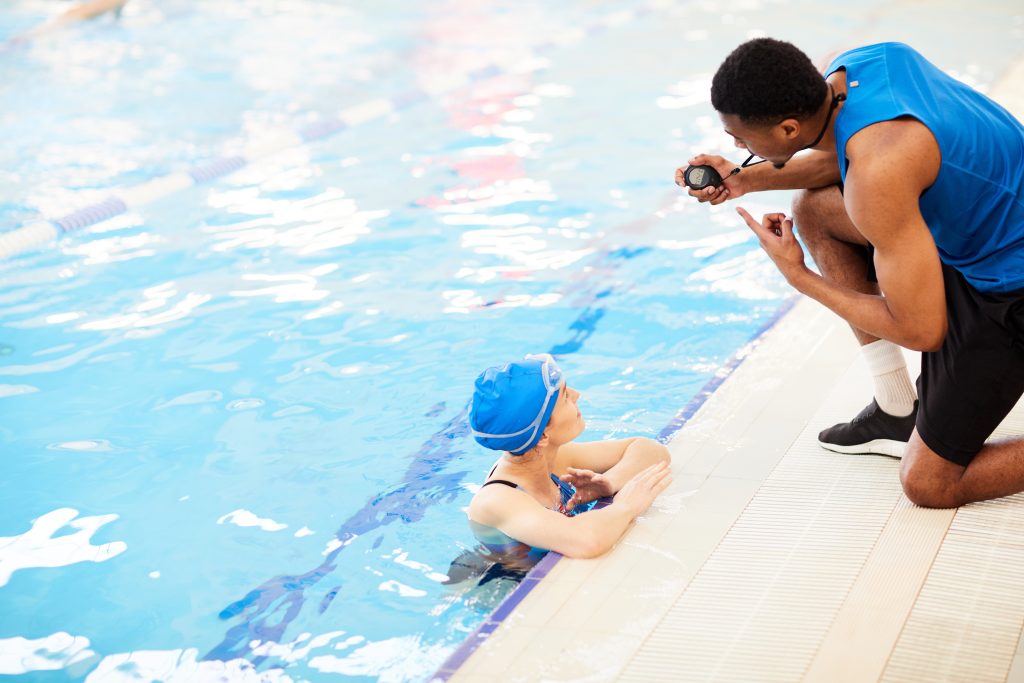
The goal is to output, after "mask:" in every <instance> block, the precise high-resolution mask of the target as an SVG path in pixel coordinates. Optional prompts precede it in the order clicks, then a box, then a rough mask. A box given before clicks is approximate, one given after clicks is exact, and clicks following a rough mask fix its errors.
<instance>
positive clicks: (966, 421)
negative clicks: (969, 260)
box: [917, 264, 1024, 467]
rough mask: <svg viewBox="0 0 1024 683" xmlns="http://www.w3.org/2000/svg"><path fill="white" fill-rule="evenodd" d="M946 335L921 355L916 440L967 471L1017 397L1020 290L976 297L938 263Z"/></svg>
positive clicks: (1021, 364)
mask: <svg viewBox="0 0 1024 683" xmlns="http://www.w3.org/2000/svg"><path fill="white" fill-rule="evenodd" d="M942 276H943V279H944V280H945V285H946V310H947V311H948V315H947V318H948V321H949V325H948V331H947V333H946V339H945V341H943V343H942V348H940V349H939V350H938V351H934V352H926V353H922V354H921V376H920V377H919V378H918V380H917V392H918V395H919V397H920V399H921V404H920V409H919V411H918V414H917V433H918V434H919V435H920V437H921V439H922V440H923V441H924V442H925V444H927V445H928V447H929V448H931V449H932V450H933V451H935V452H936V453H938V454H939V455H941V456H942V457H943V458H945V459H946V460H949V461H950V462H954V463H956V464H957V465H962V466H965V467H966V466H967V464H968V463H970V462H971V460H973V459H974V456H975V455H977V454H978V451H980V450H981V447H982V444H984V442H985V439H987V438H988V437H989V436H991V435H992V432H993V431H994V430H995V428H996V427H997V426H999V423H1000V422H1002V421H1003V418H1004V417H1006V415H1007V414H1008V413H1009V412H1010V410H1012V409H1013V406H1014V405H1015V404H1016V403H1017V401H1018V400H1019V399H1020V397H1021V395H1022V394H1024V290H1018V291H1016V292H1010V293H1006V294H999V293H993V292H989V293H985V292H979V291H978V290H976V289H975V288H974V287H973V286H972V285H971V284H970V283H968V282H967V280H966V279H964V276H963V275H961V274H960V272H959V271H957V270H956V269H955V268H952V267H951V266H947V265H945V264H943V266H942Z"/></svg>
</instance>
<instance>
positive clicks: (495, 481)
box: [480, 479, 519, 489]
mask: <svg viewBox="0 0 1024 683" xmlns="http://www.w3.org/2000/svg"><path fill="white" fill-rule="evenodd" d="M491 484H504V485H505V486H511V487H512V488H514V489H517V488H519V484H513V483H512V482H510V481H506V480H504V479H491V480H490V481H488V482H484V486H490V485H491ZM484 486H481V487H480V488H483V487H484Z"/></svg>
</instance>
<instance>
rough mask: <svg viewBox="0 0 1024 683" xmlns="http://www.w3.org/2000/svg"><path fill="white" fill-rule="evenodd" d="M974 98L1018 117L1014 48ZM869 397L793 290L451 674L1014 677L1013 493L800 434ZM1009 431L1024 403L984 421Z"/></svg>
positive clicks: (1017, 608)
mask: <svg viewBox="0 0 1024 683" xmlns="http://www.w3.org/2000/svg"><path fill="white" fill-rule="evenodd" d="M992 95H993V97H995V99H997V100H999V101H1000V102H1002V103H1003V104H1004V106H1007V107H1008V108H1009V109H1010V110H1011V111H1013V112H1014V113H1015V114H1016V115H1017V116H1018V117H1019V118H1024V59H1021V60H1018V61H1017V62H1016V63H1015V64H1014V65H1013V66H1012V67H1011V68H1010V69H1009V70H1008V71H1007V72H1006V73H1005V74H1004V75H1003V77H1002V78H1001V79H1000V81H999V82H998V83H997V84H996V86H995V87H994V88H993V89H992ZM907 359H908V362H909V363H910V365H911V371H912V373H913V372H916V366H917V364H918V360H919V359H918V355H917V354H911V353H907ZM869 397H870V383H869V379H868V378H867V376H866V373H865V371H864V368H863V364H862V362H861V360H860V358H859V354H858V353H857V349H856V344H855V342H854V340H853V337H852V335H851V334H850V333H849V330H848V328H847V327H846V325H845V323H843V322H842V321H841V320H840V319H839V318H837V317H836V316H835V315H833V314H832V313H830V312H829V311H827V310H826V309H824V308H823V307H821V306H819V305H818V304H816V303H815V302H813V301H810V300H807V299H801V300H799V301H798V302H797V304H796V305H795V306H794V308H793V309H792V310H791V311H790V312H789V313H788V314H787V315H785V316H784V317H783V318H782V319H781V321H780V322H779V323H778V324H777V325H775V326H774V327H773V328H772V329H771V330H770V331H769V332H768V333H766V334H765V335H764V336H763V337H762V338H761V339H760V341H759V342H758V343H757V344H756V346H755V347H754V348H753V350H752V351H751V352H750V354H749V356H748V357H746V358H745V360H744V362H743V363H742V364H741V365H739V367H738V368H737V369H736V370H735V371H734V372H733V373H732V374H731V375H730V376H729V378H728V379H727V380H726V381H725V382H724V383H723V384H722V385H721V386H720V387H719V388H718V390H717V391H715V393H714V394H713V395H712V396H711V397H710V398H709V399H708V401H707V402H706V403H705V404H704V405H703V406H702V407H701V409H700V411H699V412H698V413H697V414H696V415H695V416H694V418H693V419H692V420H691V421H690V422H689V423H687V424H686V426H685V427H684V428H683V429H682V430H680V431H679V432H678V433H677V434H676V436H675V438H674V439H673V440H672V442H671V444H670V446H669V447H670V450H671V453H672V457H673V464H672V468H673V473H674V476H675V481H674V483H673V485H672V486H671V488H670V489H669V490H668V491H667V492H666V493H664V494H663V495H662V496H661V498H660V499H659V500H658V501H656V503H655V505H654V507H653V508H652V509H651V510H650V511H649V513H648V514H647V515H645V516H644V517H642V518H641V519H639V520H638V521H637V523H636V525H635V526H634V527H633V528H632V529H631V530H630V531H629V532H628V533H627V534H626V536H625V537H624V538H623V540H622V541H621V542H620V543H619V544H618V545H617V546H616V547H615V548H614V549H613V550H612V551H611V552H609V553H608V554H606V555H604V556H603V557H601V558H598V559H595V560H572V559H568V558H562V559H561V560H560V561H558V562H557V564H555V565H554V567H553V568H551V569H550V571H549V572H548V573H547V575H546V576H544V577H543V579H542V580H541V581H539V583H537V584H536V587H535V588H534V589H533V590H531V591H530V592H529V593H528V594H526V596H525V597H521V599H519V602H518V603H517V604H516V605H515V607H514V609H513V610H512V611H511V613H510V614H508V616H506V617H505V618H504V619H503V620H501V622H500V624H498V625H497V626H496V628H494V631H493V633H491V634H490V635H489V636H488V637H486V638H484V637H483V636H477V637H478V638H479V640H480V641H481V644H480V645H479V646H478V647H477V648H476V649H475V650H474V651H473V653H472V654H471V655H470V656H469V657H468V658H467V659H465V660H464V661H462V662H461V666H459V667H458V670H457V671H455V673H454V674H453V675H452V676H451V678H450V680H452V681H457V682H460V683H477V682H480V683H483V682H484V681H486V682H487V683H492V682H493V681H495V680H501V681H588V682H596V681H643V682H650V681H743V682H749V681H759V682H765V683H767V682H769V681H780V682H783V681H784V682H787V683H788V682H792V681H801V680H802V681H829V682H840V681H851V682H853V681H856V682H858V683H859V682H864V681H928V682H930V683H932V682H937V681H971V682H972V683H975V682H981V681H1015V682H1024V641H1022V639H1021V633H1022V626H1024V494H1019V495H1016V496H1012V497H1009V498H1004V499H1000V500H995V501H989V502H985V503H978V504H972V505H967V506H965V507H962V508H959V509H956V510H926V509H923V508H918V507H916V506H914V505H912V504H911V503H910V502H909V501H908V500H907V498H906V497H905V496H904V495H903V493H902V491H901V489H900V484H899V477H898V471H899V461H898V460H896V459H893V458H887V457H883V456H863V455H860V456H857V455H842V454H837V453H832V452H830V451H827V450H824V449H822V448H821V447H820V446H818V444H817V439H816V435H817V433H818V431H819V430H820V429H821V428H823V427H825V426H828V425H831V424H833V423H836V422H840V421H843V420H845V419H848V418H849V417H850V416H851V415H853V414H855V413H856V412H857V411H858V410H859V409H860V408H861V407H863V405H864V404H865V403H866V402H867V400H868V398H869ZM1020 433H1024V402H1022V403H1021V404H1018V406H1017V408H1016V409H1015V410H1014V411H1013V412H1012V413H1011V414H1010V416H1009V417H1008V418H1007V419H1006V421H1005V422H1004V423H1003V424H1002V425H1001V426H1000V428H999V430H997V432H996V435H997V436H998V435H1005V434H1020Z"/></svg>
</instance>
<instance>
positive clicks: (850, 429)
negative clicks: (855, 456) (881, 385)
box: [818, 399, 917, 458]
mask: <svg viewBox="0 0 1024 683" xmlns="http://www.w3.org/2000/svg"><path fill="white" fill-rule="evenodd" d="M915 422H917V401H914V410H913V411H912V412H911V413H910V415H907V416H906V417H894V416H892V415H890V414H889V413H887V412H885V411H884V410H882V409H881V408H879V407H878V402H877V401H875V400H874V399H871V404H870V405H868V406H867V407H866V408H864V410H862V411H860V413H859V414H858V415H857V417H855V418H853V419H852V420H850V421H849V422H843V423H841V424H837V425H834V426H832V427H829V428H828V429H826V430H824V431H822V432H821V433H820V434H818V443H819V444H821V445H822V447H823V448H827V449H829V450H830V451H836V452H837V453H877V454H878V455H888V456H890V457H893V458H902V457H903V451H904V449H905V448H906V447H907V441H909V440H910V435H911V433H912V432H913V431H914V423H915Z"/></svg>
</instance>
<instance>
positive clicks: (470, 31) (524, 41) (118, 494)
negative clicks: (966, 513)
mask: <svg viewBox="0 0 1024 683" xmlns="http://www.w3.org/2000/svg"><path fill="white" fill-rule="evenodd" d="M833 5H834V6H833ZM65 7H67V5H66V4H58V5H54V4H53V3H47V2H42V0H31V1H30V0H17V1H15V2H11V3H8V4H7V5H5V6H4V8H3V9H0V39H10V38H12V37H15V36H17V35H18V34H21V33H23V32H24V31H26V30H28V29H29V28H31V27H32V26H34V25H36V24H38V23H39V22H41V21H43V20H44V19H46V17H47V16H49V15H51V14H52V13H54V12H55V11H57V10H58V9H63V8H65ZM794 11H799V12H802V13H804V15H805V23H804V25H803V28H802V29H801V30H796V29H792V28H788V27H787V24H786V23H785V22H784V20H783V17H782V15H783V14H785V13H786V12H794ZM903 11H904V10H903V9H901V6H899V5H896V6H890V5H888V4H884V3H874V4H869V5H868V6H866V7H865V8H864V10H863V13H862V14H860V15H858V16H857V18H854V19H851V18H850V16H849V15H848V14H847V13H846V12H845V10H844V9H843V7H842V3H838V2H837V3H833V4H827V3H826V4H825V5H822V4H821V3H814V4H813V5H812V4H810V3H806V4H800V3H789V2H782V1H779V2H756V1H750V0H747V1H746V2H744V3H742V7H737V9H736V10H735V11H734V12H733V13H726V14H723V13H722V12H720V11H715V10H714V9H713V8H705V7H702V6H701V5H699V4H697V3H686V2H662V3H653V4H650V3H648V4H644V3H603V2H573V3H540V2H526V3H509V2H494V3H488V4H486V5H485V4H481V3H475V2H460V1H451V0H449V1H445V2H438V3H421V4H419V5H416V6H410V5H408V4H407V3H398V2H381V3H374V4H373V6H372V8H369V6H364V5H362V4H359V3H337V2H326V1H323V2H317V1H315V0H288V1H286V0H281V1H271V0H259V1H252V2H224V3H221V2H218V3H205V4H202V3H186V2H171V3H155V2H151V1H147V0H132V2H130V3H129V5H128V6H127V8H126V9H125V12H124V14H123V15H122V17H121V18H120V19H119V20H116V21H115V20H112V19H110V18H103V19H99V20H97V21H94V22H90V23H88V24H86V25H82V26H77V27H73V28H70V29H67V30H63V31H58V32H54V33H51V34H48V35H45V36H43V37H41V38H39V39H38V40H35V41H33V42H31V43H28V44H13V43H11V42H8V43H6V44H5V46H4V49H3V50H2V52H0V76H2V77H0V83H2V84H3V86H2V87H3V88H4V90H5V94H6V98H5V102H6V103H7V105H8V106H5V107H4V110H3V111H2V112H0V119H2V122H3V126H4V130H5V131H6V133H7V135H6V136H5V137H6V144H5V145H4V146H3V148H2V149H0V155H2V161H0V169H3V170H0V173H2V174H3V180H4V182H3V183H0V209H2V214H0V232H3V231H8V230H14V229H16V228H18V227H19V226H21V225H23V224H25V223H27V222H30V221H34V220H38V219H40V218H46V219H53V218H55V217H58V216H62V215H65V214H67V213H69V212H70V211H73V210H74V209H76V208H79V207H81V206H85V205H88V204H90V203H94V202H97V201H101V200H103V199H104V198H105V197H106V196H108V195H109V194H110V193H111V192H112V191H115V190H117V189H118V188H126V187H131V186H134V185H137V184H139V183H142V182H144V181H147V180H150V179H152V178H158V177H161V176H164V175H166V174H170V173H173V172H176V171H179V170H181V169H182V168H187V167H193V166H195V165H199V164H203V163H205V162H208V161H210V160H213V159H218V158H223V157H225V156H230V155H233V154H237V153H239V151H240V150H245V149H249V148H250V147H251V146H252V145H254V144H256V143H258V142H259V141H260V140H262V139H265V138H267V137H273V136H274V135H276V134H279V133H280V132H282V131H294V130H296V129H299V128H301V127H303V126H308V125H310V124H315V123H316V122H317V121H321V120H323V119H324V117H326V116H328V115H329V114H332V113H336V112H338V111H339V110H342V109H344V108H346V107H352V106H356V105H359V104H360V103H363V102H366V101H369V100H371V99H374V98H382V97H383V98H394V97H399V96H401V95H402V94H403V93H406V92H409V91H410V90H418V91H423V92H427V93H429V96H428V97H426V98H425V99H423V100H422V101H419V102H417V103H415V104H413V105H410V106H408V107H406V108H404V109H402V110H401V111H399V112H397V113H394V114H392V115H389V116H385V117H379V118H377V119H373V120H369V121H367V122H365V123H363V124H360V125H359V126H354V127H352V128H351V129H349V130H345V131H341V132H338V133H337V134H335V135H331V136H328V137H325V138H324V139H322V140H317V141H312V142H308V143H304V144H300V145H296V146H293V147H291V148H289V149H287V150H285V151H283V152H280V153H277V154H273V155H268V156H266V157H263V158H261V159H259V160H257V161H255V162H253V163H250V164H248V165H246V166H245V167H244V168H242V169H241V170H239V171H238V172H236V173H233V174H231V175H228V176H225V177H223V178H220V179H217V180H215V181H212V182H209V183H205V184H200V185H197V186H195V187H192V188H188V189H183V190H181V191H179V192H176V193H174V194H173V195H170V196H167V197H165V198H162V199H159V200H156V201H154V202H152V203H150V204H147V205H145V206H143V207H140V208H138V209H132V210H130V211H128V212H126V213H124V214H122V215H119V216H117V217H115V218H113V219H111V220H108V221H104V222H100V223H97V224H96V225H93V226H91V227H88V228H85V229H83V230H80V231H77V232H74V233H71V234H69V235H67V236H65V237H64V238H62V239H61V240H60V241H59V242H58V243H56V244H53V245H50V246H48V247H46V248H43V249H39V250H36V251H32V252H29V253H25V254H21V255H18V256H16V257H13V258H11V259H8V260H6V261H3V262H0V282H2V285H3V286H2V289H0V462H2V466H3V476H2V483H0V487H2V488H0V674H15V675H20V676H21V677H23V678H24V679H25V680H33V681H36V680H38V681H66V680H88V681H121V680H124V681H129V680H151V679H160V680H164V681H172V680H173V681H200V680H220V677H222V676H227V677H228V678H229V679H230V680H270V681H301V680H316V681H319V680H384V681H407V680H408V681H422V680H426V679H427V678H429V677H430V675H431V674H432V673H433V672H434V671H435V670H436V669H437V667H438V666H439V665H440V664H441V663H442V662H443V661H444V660H445V659H446V658H447V657H448V656H449V655H450V654H451V653H452V652H453V651H454V649H455V648H456V647H457V646H458V645H459V644H460V643H461V642H462V640H463V639H464V638H465V637H466V636H467V635H468V634H469V633H471V632H472V631H473V630H474V629H475V628H476V627H477V625H479V624H480V623H481V622H482V621H483V620H484V618H485V617H486V616H487V615H488V614H489V613H490V611H491V610H492V609H493V608H494V607H495V606H496V605H497V604H498V603H499V602H500V601H501V599H502V598H503V597H504V596H505V595H507V594H508V592H509V591H510V590H511V589H512V588H514V586H515V585H516V583H517V581H518V580H519V579H520V578H521V574H518V573H516V572H513V571H508V570H504V569H502V568H501V567H500V566H491V565H488V564H486V563H484V562H482V561H480V559H479V557H478V556H477V555H476V554H475V553H474V548H475V542H474V540H473V537H472V535H471V533H470V532H469V528H468V526H467V524H466V520H465V512H464V509H465V507H466V505H467V504H468V501H469V499H470V497H471V496H472V493H473V491H474V490H475V489H476V487H477V486H478V485H479V484H480V483H481V482H482V481H483V477H484V475H485V473H486V472H487V470H488V469H489V467H490V465H491V463H492V462H493V460H494V457H495V456H494V454H493V453H491V452H488V451H486V450H484V449H482V448H480V447H479V446H477V445H476V444H475V443H474V442H473V441H472V439H470V438H468V435H467V427H466V408H467V401H468V398H469V394H470V391H471V387H472V381H473V379H474V377H475V376H476V374H477V373H478V372H479V371H480V370H482V369H483V368H484V367H486V366H488V365H491V364H494V363H497V362H501V361H504V360H508V359H513V358H518V357H521V356H522V355H523V354H526V353H531V352H540V351H550V352H552V353H555V354H556V355H557V356H558V358H559V361H560V364H561V366H562V367H563V369H564V370H565V372H566V375H567V377H568V381H569V382H570V384H572V385H573V386H575V387H576V388H577V389H579V390H580V391H581V392H582V399H581V409H582V410H583V413H584V416H585V417H586V418H587V421H588V425H589V426H588V432H587V434H586V435H585V437H584V438H586V439H602V438H609V437H619V436H627V435H644V436H650V437H657V436H659V435H665V434H667V433H669V432H670V431H671V429H667V427H668V426H670V425H672V424H673V418H674V416H675V415H676V413H677V412H678V411H679V410H680V408H681V407H682V406H684V405H686V404H687V402H688V401H689V400H690V399H691V398H692V397H693V396H694V394H695V393H696V392H697V391H698V390H699V389H700V387H702V386H703V385H704V384H705V383H706V382H707V381H708V380H709V379H710V378H712V377H713V376H714V375H715V373H716V371H717V370H718V369H719V368H720V367H721V366H722V365H723V363H725V362H726V361H727V360H728V359H729V358H730V357H731V356H732V355H733V354H734V353H735V352H736V351H737V350H738V349H740V348H741V347H742V346H743V345H744V344H745V343H746V342H747V341H748V340H749V339H750V337H751V335H753V334H754V333H755V332H756V331H757V330H758V329H759V328H760V327H761V326H762V325H764V324H765V323H766V322H767V321H769V320H771V318H772V316H773V315H774V314H775V312H776V311H777V310H778V309H779V308H780V306H781V305H782V304H783V302H784V301H785V300H786V298H787V297H788V296H789V290H788V289H787V288H786V286H785V283H784V282H782V280H781V278H780V277H779V276H778V275H777V274H776V272H775V271H774V269H773V267H772V266H771V264H770V263H768V261H767V259H766V258H765V257H764V256H763V254H762V253H761V252H760V250H759V249H758V248H757V244H756V241H755V240H754V239H753V238H752V236H751V235H750V234H749V233H748V231H747V230H746V228H744V227H743V226H742V225H741V224H740V222H739V220H738V219H737V217H736V216H735V214H734V212H733V211H732V210H731V207H717V208H709V207H706V206H700V205H696V204H695V203H692V202H691V201H689V200H687V199H686V198H685V196H684V195H683V194H682V193H681V192H680V191H679V190H678V188H676V187H675V186H674V185H673V182H672V176H673V173H674V170H675V168H676V166H678V165H682V164H684V163H685V160H686V158H687V157H688V156H689V155H690V154H691V153H693V152H695V151H700V150H704V151H719V152H723V153H729V152H730V150H729V147H728V140H727V139H726V138H725V137H724V136H723V135H722V134H721V133H720V132H719V130H718V127H717V125H716V123H715V119H714V117H713V112H712V111H711V109H710V105H709V103H708V97H707V88H708V83H709V80H710V74H711V73H712V72H713V70H714V68H715V67H716V66H717V64H718V62H719V61H720V60H721V58H722V56H723V55H724V54H725V53H726V52H728V50H729V49H730V48H731V46H733V45H735V44H737V43H739V42H741V41H742V40H744V39H745V38H747V37H749V36H751V35H757V34H759V33H761V32H767V33H769V34H771V35H776V36H779V37H784V38H788V39H791V40H794V41H795V42H798V43H799V44H800V45H801V47H803V48H804V49H805V50H806V51H807V52H808V53H810V54H812V55H820V54H824V53H825V52H826V51H828V50H829V49H831V48H833V47H834V46H835V40H834V37H830V36H829V35H827V33H828V31H829V30H836V27H838V26H843V27H844V30H845V31H847V33H848V35H849V36H851V40H856V39H858V38H859V37H862V36H874V33H872V31H876V30H877V26H878V24H877V22H878V20H879V16H881V17H882V19H883V25H886V24H885V22H888V21H891V22H894V23H896V24H898V23H899V22H900V21H901V18H902V16H903V15H902V14H901V12H903ZM910 11H911V10H906V12H910ZM937 12H938V13H939V14H941V11H940V10H937ZM1015 12H1016V10H1014V9H1013V8H1012V7H1011V6H1010V4H1009V3H1008V4H1007V5H1006V6H1005V7H1003V6H1001V5H997V6H993V8H991V9H990V10H989V11H987V12H986V13H977V14H976V17H975V21H974V23H967V24H963V23H961V24H960V25H959V26H958V31H959V32H960V36H959V38H958V39H959V40H960V41H961V44H962V45H963V46H964V49H963V50H962V51H961V50H958V51H957V54H955V55H950V54H949V53H948V52H943V51H941V46H942V44H943V42H942V41H943V40H945V39H948V34H947V35H946V36H945V38H944V37H943V34H941V32H939V33H936V32H931V33H928V32H926V31H924V30H923V29H922V33H921V36H920V37H921V43H922V45H921V46H920V47H921V48H922V50H923V51H924V52H925V53H926V54H929V55H930V56H933V57H935V58H936V61H937V62H938V63H939V64H940V65H942V66H944V67H946V68H949V69H951V70H953V71H955V72H956V73H958V74H959V75H961V76H962V77H963V78H965V79H966V80H970V81H971V82H974V83H976V84H978V85H984V84H986V83H988V82H990V81H991V80H992V79H994V78H995V77H996V76H997V75H998V74H999V73H1000V72H1001V69H1002V68H1003V67H1004V66H1005V64H1006V62H1007V60H1008V58H1009V57H1007V56H1005V55H1004V54H1003V52H1005V51H1003V50H1000V49H999V48H998V46H997V45H994V44H993V43H995V42H996V41H992V40H991V32H992V30H993V27H997V28H996V29H995V30H997V31H999V32H1000V33H999V35H1001V36H1003V37H1004V38H1005V39H1006V40H1007V41H1013V40H1016V41H1018V42H1019V39H1020V31H1021V23H1020V21H1018V17H1017V15H1016V14H1015ZM946 30H947V31H948V30H949V29H948V28H947V29H946ZM566 36H577V37H576V38H574V39H573V40H567V39H566ZM986 36H988V37H987V38H986ZM905 39H906V38H905ZM908 40H909V39H908ZM915 44H917V43H915ZM929 48H930V50H931V51H929ZM1010 56H1012V55H1010ZM469 74H473V75H472V76H470V75H469ZM732 156H736V155H735V154H732ZM787 201H788V198H787V196H786V195H785V194H784V193H771V194H765V195H763V196H758V197H752V198H749V201H747V200H744V202H741V203H742V204H743V205H745V206H746V207H747V208H748V209H750V210H751V211H752V212H755V213H756V212H759V211H768V210H777V209H780V208H784V207H785V206H786V202H787Z"/></svg>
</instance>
